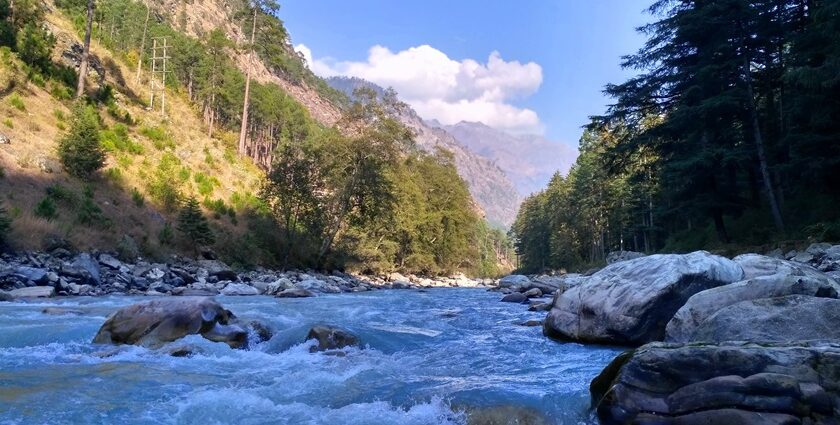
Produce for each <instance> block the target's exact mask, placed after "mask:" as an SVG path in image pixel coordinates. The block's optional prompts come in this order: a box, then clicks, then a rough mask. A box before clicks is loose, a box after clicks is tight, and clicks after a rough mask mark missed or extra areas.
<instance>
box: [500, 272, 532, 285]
mask: <svg viewBox="0 0 840 425" xmlns="http://www.w3.org/2000/svg"><path fill="white" fill-rule="evenodd" d="M529 283H531V279H529V278H528V276H524V275H521V274H512V275H509V276H505V277H503V278H501V279H499V286H500V287H502V288H511V287H514V286H519V287H523V286H526V285H528V284H529Z"/></svg>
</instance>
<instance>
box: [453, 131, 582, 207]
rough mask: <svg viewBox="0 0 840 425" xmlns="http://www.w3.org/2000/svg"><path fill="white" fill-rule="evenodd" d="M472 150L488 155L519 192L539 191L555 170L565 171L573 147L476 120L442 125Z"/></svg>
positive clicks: (565, 172)
mask: <svg viewBox="0 0 840 425" xmlns="http://www.w3.org/2000/svg"><path fill="white" fill-rule="evenodd" d="M443 128H444V129H445V130H446V131H447V132H449V133H450V134H452V135H453V136H455V138H456V139H457V140H458V141H459V142H461V143H462V144H463V145H464V146H466V147H467V148H469V149H470V150H472V151H473V152H475V153H477V154H479V155H481V156H483V157H485V158H489V159H490V160H491V161H493V162H494V163H495V164H496V165H497V166H498V167H499V168H501V169H502V171H504V173H505V174H506V175H507V176H508V177H509V178H510V179H511V180H512V181H513V183H514V185H515V186H516V189H517V190H518V191H519V192H520V193H523V194H526V195H527V194H530V193H533V192H537V191H539V190H542V189H543V188H544V187H545V185H546V184H548V181H549V179H551V176H552V175H553V174H554V173H556V172H558V171H559V172H561V173H562V174H564V175H565V174H567V173H568V172H569V168H571V166H572V164H573V163H574V161H575V158H577V155H578V152H577V150H576V149H574V148H572V147H570V146H568V145H565V144H563V143H558V142H552V141H549V140H548V139H546V138H544V137H542V136H538V135H517V136H514V135H511V134H508V133H505V132H503V131H499V130H496V129H494V128H491V127H488V126H487V125H484V124H482V123H479V122H464V121H462V122H460V123H458V124H455V125H450V126H445V127H443Z"/></svg>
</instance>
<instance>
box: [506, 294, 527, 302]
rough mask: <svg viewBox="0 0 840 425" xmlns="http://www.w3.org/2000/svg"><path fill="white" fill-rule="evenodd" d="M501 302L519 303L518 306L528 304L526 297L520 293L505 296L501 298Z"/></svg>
mask: <svg viewBox="0 0 840 425" xmlns="http://www.w3.org/2000/svg"><path fill="white" fill-rule="evenodd" d="M501 301H502V302H503V303H519V304H522V303H526V302H528V297H527V296H525V294H523V293H521V292H514V293H512V294H507V295H505V296H504V297H502V299H501Z"/></svg>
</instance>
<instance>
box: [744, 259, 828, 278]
mask: <svg viewBox="0 0 840 425" xmlns="http://www.w3.org/2000/svg"><path fill="white" fill-rule="evenodd" d="M732 261H734V262H736V263H738V265H739V266H741V268H742V269H744V279H743V280H749V279H752V278H755V277H761V276H771V275H779V274H781V275H791V276H810V277H812V278H815V279H825V274H823V273H822V272H820V271H819V270H817V269H815V268H813V267H811V266H809V265H807V264H803V263H798V262H795V261H787V260H780V259H777V258H772V257H768V256H764V255H758V254H743V255H739V256H737V257H735V258H733V259H732Z"/></svg>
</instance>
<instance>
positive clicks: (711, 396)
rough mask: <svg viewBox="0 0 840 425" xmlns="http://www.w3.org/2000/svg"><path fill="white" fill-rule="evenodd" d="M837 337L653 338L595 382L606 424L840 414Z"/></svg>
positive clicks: (819, 419) (745, 421) (808, 419)
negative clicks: (711, 341)
mask: <svg viewBox="0 0 840 425" xmlns="http://www.w3.org/2000/svg"><path fill="white" fill-rule="evenodd" d="M838 382H840V345H838V344H836V343H829V342H814V343H804V344H793V345H788V344H763V345H757V344H751V343H725V344H720V345H697V344H691V345H683V344H666V343H651V344H648V345H645V346H643V347H641V348H639V349H636V350H635V351H628V352H626V353H625V354H622V355H620V356H618V357H617V358H616V359H615V360H613V362H612V363H611V364H610V365H609V366H607V367H606V368H605V369H604V371H603V372H601V374H600V375H599V376H598V377H596V378H595V379H594V380H593V381H592V384H591V385H590V393H591V395H592V403H593V406H594V407H595V408H596V412H597V415H598V418H599V419H600V422H601V424H603V425H616V424H630V423H632V424H635V425H654V424H656V425H660V424H672V425H695V424H735V425H753V424H755V425H759V424H761V425H764V424H770V425H781V424H785V425H787V424H791V425H792V424H836V423H838V421H840V410H838V408H837V401H838V400H840V385H838V384H837V383H838Z"/></svg>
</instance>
